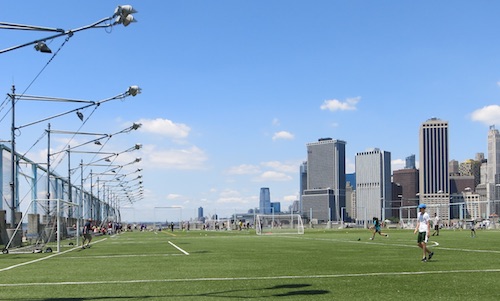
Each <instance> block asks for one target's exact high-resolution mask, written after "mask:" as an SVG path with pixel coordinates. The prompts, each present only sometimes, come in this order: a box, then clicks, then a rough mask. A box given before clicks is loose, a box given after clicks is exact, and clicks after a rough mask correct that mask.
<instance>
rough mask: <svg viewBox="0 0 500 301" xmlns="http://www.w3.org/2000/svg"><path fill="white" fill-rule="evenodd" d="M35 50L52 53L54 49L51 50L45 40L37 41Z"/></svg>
mask: <svg viewBox="0 0 500 301" xmlns="http://www.w3.org/2000/svg"><path fill="white" fill-rule="evenodd" d="M35 50H36V51H40V52H43V53H52V50H50V48H49V46H47V44H45V42H43V41H42V42H38V43H36V45H35Z"/></svg>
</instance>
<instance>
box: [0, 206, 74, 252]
mask: <svg viewBox="0 0 500 301" xmlns="http://www.w3.org/2000/svg"><path fill="white" fill-rule="evenodd" d="M78 211H79V210H78V205H77V204H75V203H71V202H68V201H65V200H62V199H35V200H32V201H31V203H30V205H29V206H28V208H27V210H26V212H24V214H22V217H21V219H20V221H19V223H18V225H17V227H16V228H15V229H14V232H13V234H12V235H11V236H10V237H9V240H8V242H7V243H6V244H5V248H4V250H3V253H4V254H7V253H28V252H29V253H41V252H52V251H57V252H60V251H61V247H62V246H68V247H73V246H74V245H75V243H76V244H78V242H75V240H77V237H78V229H77V224H78V222H79V219H78V215H79V212H78ZM63 241H66V243H63Z"/></svg>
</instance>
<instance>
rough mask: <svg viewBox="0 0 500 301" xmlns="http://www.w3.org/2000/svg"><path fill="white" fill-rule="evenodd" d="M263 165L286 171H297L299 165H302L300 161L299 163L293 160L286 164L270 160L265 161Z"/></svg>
mask: <svg viewBox="0 0 500 301" xmlns="http://www.w3.org/2000/svg"><path fill="white" fill-rule="evenodd" d="M261 165H262V166H264V167H268V168H271V169H274V170H277V171H280V172H284V173H297V172H298V170H299V167H298V166H300V162H299V163H297V162H292V163H288V164H285V163H282V162H279V161H269V162H263V163H261Z"/></svg>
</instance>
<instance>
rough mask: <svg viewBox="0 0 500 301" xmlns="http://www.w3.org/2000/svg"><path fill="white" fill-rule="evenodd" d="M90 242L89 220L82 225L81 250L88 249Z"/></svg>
mask: <svg viewBox="0 0 500 301" xmlns="http://www.w3.org/2000/svg"><path fill="white" fill-rule="evenodd" d="M91 241H92V219H91V218H89V219H88V220H87V221H86V222H85V225H83V242H82V249H85V247H87V248H90V242H91ZM85 242H87V245H86V246H85Z"/></svg>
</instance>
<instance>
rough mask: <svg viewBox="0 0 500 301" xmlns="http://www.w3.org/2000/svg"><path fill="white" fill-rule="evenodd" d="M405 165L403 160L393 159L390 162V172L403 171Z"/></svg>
mask: <svg viewBox="0 0 500 301" xmlns="http://www.w3.org/2000/svg"><path fill="white" fill-rule="evenodd" d="M405 165H406V161H405V160H403V159H394V160H392V161H391V168H392V170H393V171H394V170H400V169H403V168H404V167H405Z"/></svg>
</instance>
